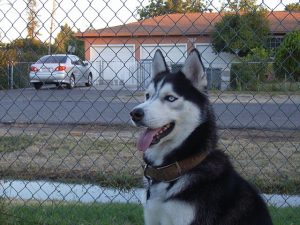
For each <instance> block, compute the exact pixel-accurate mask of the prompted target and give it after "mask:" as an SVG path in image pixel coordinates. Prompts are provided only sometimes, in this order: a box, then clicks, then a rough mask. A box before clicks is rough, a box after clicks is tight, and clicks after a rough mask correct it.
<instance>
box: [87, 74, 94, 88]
mask: <svg viewBox="0 0 300 225" xmlns="http://www.w3.org/2000/svg"><path fill="white" fill-rule="evenodd" d="M92 85H93V76H92V74H91V73H90V74H89V76H88V82H87V83H85V86H87V87H90V86H92Z"/></svg>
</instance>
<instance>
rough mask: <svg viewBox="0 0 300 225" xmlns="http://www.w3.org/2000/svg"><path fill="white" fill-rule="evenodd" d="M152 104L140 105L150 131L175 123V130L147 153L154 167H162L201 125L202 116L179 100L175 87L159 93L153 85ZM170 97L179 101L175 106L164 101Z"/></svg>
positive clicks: (150, 89)
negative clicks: (166, 97) (169, 156)
mask: <svg viewBox="0 0 300 225" xmlns="http://www.w3.org/2000/svg"><path fill="white" fill-rule="evenodd" d="M148 93H149V95H150V98H149V100H147V101H145V102H144V103H142V104H140V105H138V106H137V107H138V108H142V109H143V110H144V113H145V117H144V120H143V122H144V124H145V126H147V127H150V128H160V127H162V126H164V125H166V124H168V123H170V122H175V128H174V130H173V131H172V132H171V133H170V134H169V135H168V136H166V137H165V138H162V139H161V140H160V142H159V143H158V144H156V145H153V146H150V148H149V149H147V150H146V151H145V157H146V158H147V159H148V160H150V161H151V162H152V163H153V165H155V166H159V165H161V164H162V163H163V160H164V157H165V156H166V155H167V154H169V153H170V152H171V151H172V150H173V149H174V148H175V147H177V146H178V145H179V144H180V143H182V142H183V141H184V140H185V139H186V138H187V137H188V136H189V135H190V134H191V133H192V132H193V130H194V129H195V128H196V127H197V126H198V125H199V123H200V122H201V121H200V118H201V112H200V110H199V108H198V107H197V106H196V105H195V104H193V103H192V102H189V101H185V100H184V98H183V97H182V96H177V94H176V93H175V92H174V90H173V88H172V85H171V84H165V85H164V86H162V87H160V86H159V85H158V88H157V90H156V92H155V90H154V87H153V85H152V86H150V88H149V89H148ZM167 95H173V96H174V97H176V98H178V99H177V100H176V101H175V102H168V101H165V100H164V97H165V96H167Z"/></svg>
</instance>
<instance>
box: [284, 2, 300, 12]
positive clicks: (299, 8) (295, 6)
mask: <svg viewBox="0 0 300 225" xmlns="http://www.w3.org/2000/svg"><path fill="white" fill-rule="evenodd" d="M285 10H286V11H295V12H300V3H299V2H298V3H290V4H287V5H286V6H285Z"/></svg>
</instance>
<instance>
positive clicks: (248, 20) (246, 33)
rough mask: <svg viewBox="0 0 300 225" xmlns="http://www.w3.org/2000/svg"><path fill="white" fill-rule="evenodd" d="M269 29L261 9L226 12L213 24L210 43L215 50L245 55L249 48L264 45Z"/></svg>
mask: <svg viewBox="0 0 300 225" xmlns="http://www.w3.org/2000/svg"><path fill="white" fill-rule="evenodd" d="M269 31H270V29H269V23H268V20H267V19H266V14H265V12H263V11H252V12H247V13H243V14H237V13H235V14H227V15H225V16H224V17H223V18H222V19H221V20H220V21H219V22H217V23H216V24H215V29H214V31H213V34H212V45H213V48H214V50H215V51H216V52H229V53H235V54H238V55H239V56H246V55H247V54H248V53H249V52H250V50H251V49H254V48H263V47H264V46H265V45H266V41H267V38H268V34H269Z"/></svg>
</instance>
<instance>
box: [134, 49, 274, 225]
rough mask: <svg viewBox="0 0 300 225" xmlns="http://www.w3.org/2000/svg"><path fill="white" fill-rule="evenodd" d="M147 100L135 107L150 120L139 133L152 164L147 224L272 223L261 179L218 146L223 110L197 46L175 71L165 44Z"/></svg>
mask: <svg viewBox="0 0 300 225" xmlns="http://www.w3.org/2000/svg"><path fill="white" fill-rule="evenodd" d="M152 65H153V66H152V81H151V83H150V85H149V87H148V89H147V91H146V94H145V101H144V103H142V104H140V105H138V106H136V107H135V108H134V109H133V110H132V111H131V113H130V115H131V118H132V121H133V122H134V124H135V125H136V126H143V127H145V128H146V130H145V132H144V133H143V134H141V136H140V138H139V139H138V144H137V146H138V149H139V150H141V151H143V158H144V161H145V164H146V167H145V171H144V173H145V181H146V183H147V200H146V203H145V206H144V218H145V224H146V225H200V224H201V225H271V224H272V221H271V218H270V215H269V213H268V210H267V207H266V205H265V203H264V201H263V199H262V198H261V197H260V195H259V194H258V192H257V191H256V189H255V188H254V187H252V186H251V185H250V184H249V183H248V182H247V181H245V180H244V179H243V178H242V177H241V176H240V175H239V174H238V173H237V172H236V171H235V170H234V169H233V167H232V165H231V163H230V161H229V159H228V158H227V156H226V155H225V154H224V153H223V152H222V151H220V150H218V149H217V135H216V124H215V117H214V114H213V110H212V107H211V105H210V103H209V100H208V96H207V91H206V86H207V80H206V75H205V73H204V68H203V64H202V61H201V58H200V55H199V53H198V52H197V50H193V51H191V53H190V55H189V56H188V58H187V60H186V62H185V65H184V66H183V67H182V69H181V70H180V71H179V72H176V73H171V72H170V71H169V69H168V67H167V65H166V62H165V60H164V57H163V55H162V53H161V51H160V50H157V51H156V53H155V55H154V58H153V64H152Z"/></svg>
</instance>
